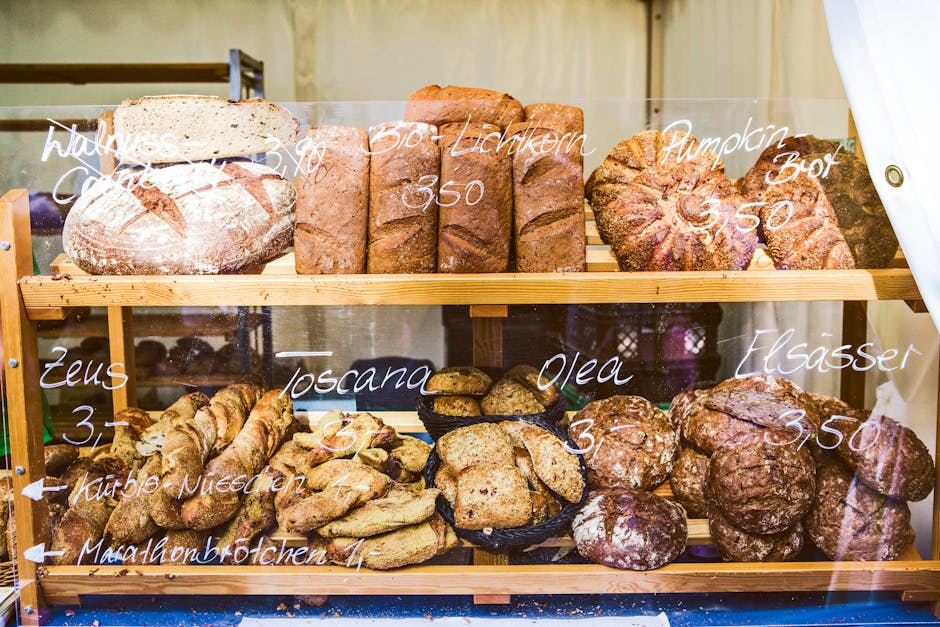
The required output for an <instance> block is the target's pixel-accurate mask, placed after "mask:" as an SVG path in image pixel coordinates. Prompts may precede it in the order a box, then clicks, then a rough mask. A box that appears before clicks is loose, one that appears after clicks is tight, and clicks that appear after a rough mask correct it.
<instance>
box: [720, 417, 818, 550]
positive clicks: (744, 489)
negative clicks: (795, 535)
mask: <svg viewBox="0 0 940 627" xmlns="http://www.w3.org/2000/svg"><path fill="white" fill-rule="evenodd" d="M815 470H816V469H815V464H814V463H813V458H812V457H811V456H810V454H809V452H808V451H807V450H806V449H805V448H799V447H798V443H794V442H793V434H792V433H790V432H789V431H784V430H778V429H765V430H764V431H763V432H762V433H761V434H760V435H757V434H742V435H740V436H737V437H735V438H733V439H731V440H728V441H727V442H725V443H724V445H722V446H721V448H719V449H718V450H716V451H715V453H714V454H713V455H712V457H711V461H710V462H709V464H708V478H707V481H706V487H705V496H706V498H707V499H708V508H709V511H711V509H713V508H714V507H718V508H720V510H721V513H722V514H723V515H724V516H725V518H727V519H728V520H729V521H730V522H731V523H732V524H734V525H735V526H737V527H740V528H741V529H743V530H744V531H747V532H750V533H755V534H769V533H780V532H782V531H784V530H786V529H789V528H790V527H792V526H793V525H795V524H796V523H797V522H798V521H799V520H800V519H801V518H803V516H805V515H806V512H807V511H808V510H809V508H810V506H811V505H812V503H813V495H814V493H815V489H816V487H815Z"/></svg>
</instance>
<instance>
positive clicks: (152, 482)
mask: <svg viewBox="0 0 940 627" xmlns="http://www.w3.org/2000/svg"><path fill="white" fill-rule="evenodd" d="M160 464H161V459H160V454H159V453H156V454H154V455H151V456H150V457H149V458H148V459H147V463H145V464H144V465H143V466H141V468H140V469H139V470H138V471H137V473H136V474H135V475H134V480H135V481H134V483H132V484H130V485H129V486H126V487H125V494H124V496H123V497H122V498H121V500H120V502H118V504H117V506H116V507H115V508H114V511H113V512H111V516H110V518H108V524H107V525H106V526H105V529H104V533H105V534H106V535H109V536H111V541H112V544H113V545H114V546H121V545H125V546H126V545H130V544H140V543H142V542H144V541H146V540H147V539H148V538H152V537H153V536H155V535H156V534H157V532H158V531H160V527H158V526H157V523H156V522H154V520H153V518H152V517H151V516H150V506H149V502H150V496H149V492H150V491H152V490H153V489H154V487H155V486H156V485H159V479H160Z"/></svg>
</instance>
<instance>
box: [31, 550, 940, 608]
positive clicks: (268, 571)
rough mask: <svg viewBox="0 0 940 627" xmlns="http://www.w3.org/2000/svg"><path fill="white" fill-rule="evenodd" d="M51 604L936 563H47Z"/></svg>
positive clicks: (522, 586)
mask: <svg viewBox="0 0 940 627" xmlns="http://www.w3.org/2000/svg"><path fill="white" fill-rule="evenodd" d="M40 581H41V582H42V589H43V592H44V594H45V595H46V598H47V599H48V600H49V601H50V602H52V603H56V602H68V600H70V599H74V598H75V597H76V596H77V595H83V594H197V595H204V594H245V595H263V594H340V595H342V594H357V595H358V594H390V593H393V594H405V595H423V594H476V595H480V594H597V593H599V592H602V593H605V594H606V593H637V592H646V593H655V592H663V591H666V590H671V591H682V592H750V593H754V592H780V591H836V590H905V591H908V590H938V589H940V561H919V560H916V559H914V560H902V561H893V562H784V563H746V564H742V563H720V564H688V563H683V564H675V563H674V564H669V565H668V566H664V567H662V568H659V569H657V570H651V571H646V572H633V571H624V570H616V569H613V568H607V567H605V566H598V565H594V564H584V565H581V564H578V565H560V564H555V565H552V566H551V568H550V571H549V570H547V568H546V566H544V565H541V566H493V565H477V566H413V567H408V568H399V569H396V570H391V571H386V572H377V571H371V570H367V569H362V570H359V571H358V572H357V571H356V570H355V569H350V568H345V567H342V566H133V565H131V566H127V567H124V566H53V567H47V568H46V569H45V574H44V575H42V577H41V579H40Z"/></svg>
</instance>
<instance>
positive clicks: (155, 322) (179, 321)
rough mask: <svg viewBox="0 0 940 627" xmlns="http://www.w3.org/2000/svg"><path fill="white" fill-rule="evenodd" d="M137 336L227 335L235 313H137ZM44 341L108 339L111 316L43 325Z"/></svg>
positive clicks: (253, 316)
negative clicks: (58, 339) (54, 339)
mask: <svg viewBox="0 0 940 627" xmlns="http://www.w3.org/2000/svg"><path fill="white" fill-rule="evenodd" d="M259 324H261V314H257V313H250V314H248V325H249V327H250V328H254V327H257V326H258V325H259ZM134 326H135V327H136V330H137V333H136V335H137V337H138V338H142V337H186V336H190V335H199V336H201V337H208V336H218V335H227V334H230V333H235V331H236V330H237V329H238V316H237V315H235V314H218V315H212V314H189V313H187V314H135V315H134ZM36 334H37V335H38V336H39V337H45V338H66V337H68V338H72V337H75V338H78V337H106V336H107V335H108V317H107V316H105V315H92V316H89V317H87V318H84V319H82V320H66V321H65V323H64V324H56V325H50V324H42V325H40V326H39V328H38V329H37V331H36Z"/></svg>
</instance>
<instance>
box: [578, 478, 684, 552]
mask: <svg viewBox="0 0 940 627" xmlns="http://www.w3.org/2000/svg"><path fill="white" fill-rule="evenodd" d="M571 528H572V537H573V538H574V543H575V545H576V546H577V548H578V552H579V553H580V554H581V555H583V556H584V557H586V558H588V559H589V560H591V561H594V562H597V563H598V564H604V565H605V566H612V567H613V568H628V569H630V570H652V569H654V568H659V567H660V566H665V565H666V564H668V563H669V562H672V561H673V560H675V559H676V558H677V557H679V556H680V555H681V554H682V552H683V551H684V550H685V545H686V542H687V541H688V526H687V524H686V520H685V512H683V511H682V508H681V507H679V506H678V505H676V504H675V503H671V502H669V501H667V500H666V499H664V498H662V497H659V496H656V495H655V494H652V493H651V492H643V491H641V490H626V489H608V490H595V491H593V492H591V493H590V494H589V495H588V500H587V502H586V503H585V504H584V507H582V508H581V511H579V512H578V514H577V515H576V516H575V518H574V521H573V522H572V524H571Z"/></svg>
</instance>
